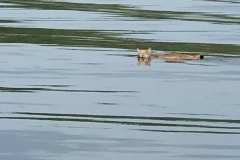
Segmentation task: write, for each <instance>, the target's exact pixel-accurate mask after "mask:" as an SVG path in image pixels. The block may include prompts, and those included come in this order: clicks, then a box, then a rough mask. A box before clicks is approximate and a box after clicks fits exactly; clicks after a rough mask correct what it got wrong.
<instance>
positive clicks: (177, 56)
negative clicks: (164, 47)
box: [151, 53, 200, 60]
mask: <svg viewBox="0 0 240 160" xmlns="http://www.w3.org/2000/svg"><path fill="white" fill-rule="evenodd" d="M151 58H160V59H175V60H176V59H178V60H198V59H200V55H189V54H183V53H169V54H152V55H151Z"/></svg>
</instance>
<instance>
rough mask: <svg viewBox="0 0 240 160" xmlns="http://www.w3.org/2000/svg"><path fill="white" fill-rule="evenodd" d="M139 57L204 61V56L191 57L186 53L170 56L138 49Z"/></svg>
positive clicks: (149, 49)
mask: <svg viewBox="0 0 240 160" xmlns="http://www.w3.org/2000/svg"><path fill="white" fill-rule="evenodd" d="M137 51H138V57H140V58H160V59H173V60H176V59H177V60H199V59H203V58H204V56H203V55H199V54H197V55H190V54H185V53H169V54H151V48H148V49H146V50H144V49H139V48H137Z"/></svg>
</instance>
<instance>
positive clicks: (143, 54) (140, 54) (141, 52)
mask: <svg viewBox="0 0 240 160" xmlns="http://www.w3.org/2000/svg"><path fill="white" fill-rule="evenodd" d="M137 51H138V57H140V58H151V47H150V48H148V49H146V50H144V49H139V48H137Z"/></svg>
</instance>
